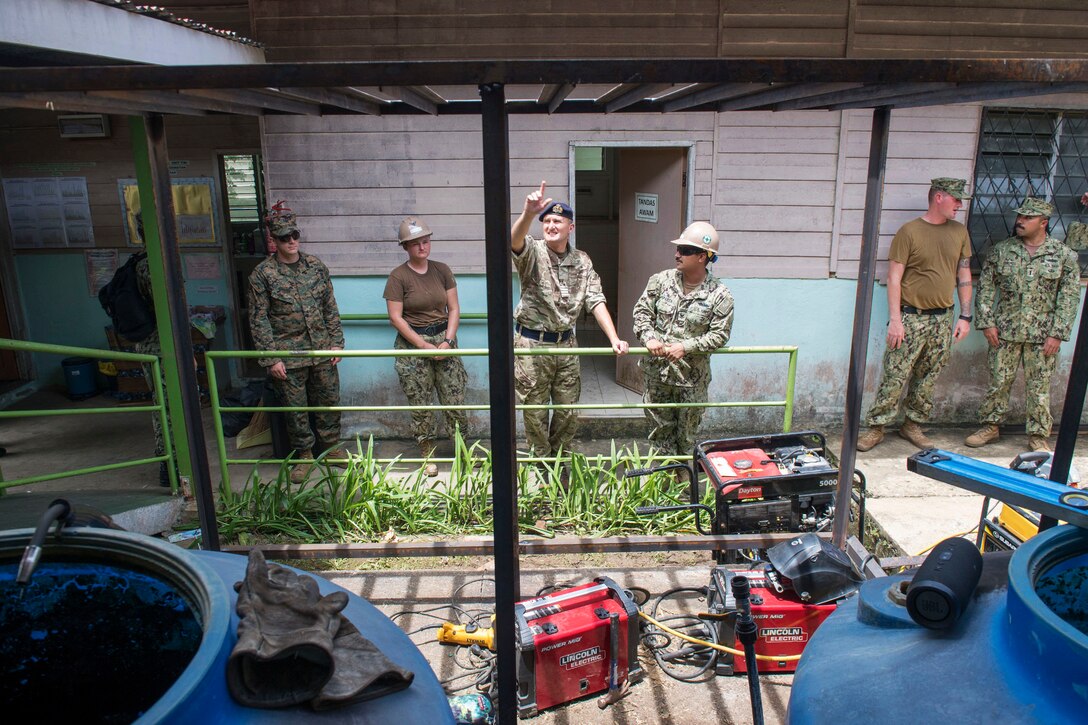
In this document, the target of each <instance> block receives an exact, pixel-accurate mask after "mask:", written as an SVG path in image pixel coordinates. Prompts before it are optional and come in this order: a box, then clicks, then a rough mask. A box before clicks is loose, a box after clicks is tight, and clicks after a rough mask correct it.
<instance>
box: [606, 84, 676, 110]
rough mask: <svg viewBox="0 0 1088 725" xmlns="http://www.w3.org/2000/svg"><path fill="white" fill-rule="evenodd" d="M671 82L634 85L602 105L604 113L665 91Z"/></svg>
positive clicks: (670, 85)
mask: <svg viewBox="0 0 1088 725" xmlns="http://www.w3.org/2000/svg"><path fill="white" fill-rule="evenodd" d="M672 86H673V84H672V83H644V84H642V85H638V86H635V87H634V88H632V89H631V90H629V91H627V92H626V93H624V94H623V95H622V96H620V97H619V98H615V99H613V100H611V101H609V102H608V103H606V104H605V106H604V112H605V113H615V112H616V111H619V110H621V109H624V108H627V107H628V106H633V105H634V104H636V103H638V102H639V101H644V100H646V99H647V98H650V97H652V96H656V95H657V94H659V93H661V92H663V91H667V90H669V89H670V88H672Z"/></svg>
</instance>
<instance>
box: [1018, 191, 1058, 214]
mask: <svg viewBox="0 0 1088 725" xmlns="http://www.w3.org/2000/svg"><path fill="white" fill-rule="evenodd" d="M1013 212H1014V213H1015V214H1018V215H1020V216H1045V217H1047V218H1048V219H1049V218H1050V217H1051V216H1052V215H1053V214H1054V205H1053V204H1051V203H1050V202H1049V201H1043V200H1042V199H1033V198H1032V197H1030V196H1029V197H1028V198H1026V199H1024V203H1023V204H1021V205H1020V206H1018V207H1016V208H1015V209H1013Z"/></svg>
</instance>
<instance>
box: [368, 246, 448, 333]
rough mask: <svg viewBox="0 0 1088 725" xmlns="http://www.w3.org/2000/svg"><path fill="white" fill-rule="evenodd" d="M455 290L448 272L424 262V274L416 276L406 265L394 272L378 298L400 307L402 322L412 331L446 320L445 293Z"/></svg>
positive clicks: (444, 266)
mask: <svg viewBox="0 0 1088 725" xmlns="http://www.w3.org/2000/svg"><path fill="white" fill-rule="evenodd" d="M456 286H457V280H456V279H455V278H454V276H453V272H451V271H450V268H449V267H448V266H446V265H444V264H442V263H441V262H435V261H434V260H430V259H429V260H427V272H426V274H419V273H418V272H416V271H415V270H413V269H412V268H411V267H409V266H408V263H407V262H405V263H404V264H402V265H400V266H399V267H397V268H396V269H394V270H393V271H392V272H391V273H390V275H389V280H388V281H387V282H386V283H385V292H384V293H383V294H382V296H383V297H385V299H387V300H392V301H394V302H400V303H402V304H403V305H404V320H405V321H406V322H407V323H408V324H409V325H411V326H412V327H426V326H427V325H431V324H434V323H435V322H442V321H443V320H445V319H447V318H448V317H449V312H448V311H447V310H446V292H447V291H448V290H451V289H453V288H454V287H456Z"/></svg>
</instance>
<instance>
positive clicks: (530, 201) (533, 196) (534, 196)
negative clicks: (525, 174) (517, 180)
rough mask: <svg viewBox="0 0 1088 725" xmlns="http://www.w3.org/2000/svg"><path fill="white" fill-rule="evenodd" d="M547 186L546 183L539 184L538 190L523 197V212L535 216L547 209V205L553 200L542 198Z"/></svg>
mask: <svg viewBox="0 0 1088 725" xmlns="http://www.w3.org/2000/svg"><path fill="white" fill-rule="evenodd" d="M547 185H548V183H547V182H546V181H541V182H540V188H539V189H537V190H536V191H533V192H530V193H529V196H527V197H525V211H526V212H528V213H529V214H531V215H533V216H536V215H538V214H540V212H542V211H544V210H545V209H547V208H548V205H549V204H551V203H552V201H553V199H552V198H551V197H550V196H549V197H547V198H544V193H545V191H544V189H545V187H546V186H547Z"/></svg>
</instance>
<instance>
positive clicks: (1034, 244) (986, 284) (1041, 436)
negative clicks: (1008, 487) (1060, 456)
mask: <svg viewBox="0 0 1088 725" xmlns="http://www.w3.org/2000/svg"><path fill="white" fill-rule="evenodd" d="M1014 211H1015V213H1016V224H1015V226H1014V227H1013V231H1014V233H1015V236H1013V237H1009V238H1008V239H1006V240H1005V241H1003V242H999V243H997V244H995V245H994V247H993V249H992V250H991V251H990V253H989V255H987V257H986V261H985V262H984V263H983V265H982V274H981V275H980V276H979V282H978V297H977V299H976V301H975V327H977V328H978V329H979V330H982V334H983V335H985V336H986V342H988V343H989V345H990V349H989V355H988V358H989V364H990V387H989V388H988V389H987V390H986V397H985V398H984V399H983V401H982V405H981V407H980V408H979V411H978V417H979V421H980V422H981V423H982V428H980V429H979V430H977V431H976V432H974V433H972V434H971V435H969V436H967V438H966V440H964V443H965V444H967V445H968V446H971V447H972V448H977V447H979V446H984V445H986V444H987V443H990V442H991V441H995V440H997V439H998V438H999V437H1000V436H1001V434H1000V430H999V428H998V424H999V423H1000V422H1001V419H1002V418H1003V417H1004V415H1005V412H1006V411H1007V410H1008V409H1009V390H1010V388H1012V383H1013V380H1014V379H1015V378H1016V371H1017V369H1018V368H1019V367H1020V366H1021V365H1023V367H1024V387H1025V391H1026V394H1027V395H1026V397H1027V399H1026V401H1025V403H1026V407H1027V433H1028V446H1029V447H1030V448H1031V450H1033V451H1049V450H1051V448H1050V443H1049V441H1048V440H1047V439H1048V438H1049V437H1050V427H1051V425H1052V424H1053V422H1054V419H1053V417H1052V416H1051V414H1050V376H1051V374H1052V373H1053V372H1054V366H1055V363H1056V361H1057V359H1058V350H1059V348H1060V347H1061V341H1062V340H1068V339H1069V335H1070V333H1071V332H1072V330H1073V320H1074V319H1075V318H1076V316H1077V302H1078V301H1079V300H1080V266H1079V265H1078V264H1077V254H1076V252H1074V251H1073V250H1072V249H1070V248H1069V247H1067V246H1065V245H1064V244H1062V243H1061V242H1059V241H1058V240H1057V239H1055V238H1054V237H1052V236H1050V235H1049V234H1048V233H1047V231H1048V227H1049V224H1050V216H1051V215H1052V214H1053V213H1054V206H1053V205H1052V204H1050V203H1049V202H1046V201H1043V200H1042V199H1032V198H1030V197H1029V198H1027V199H1025V200H1024V203H1023V204H1021V205H1020V207H1018V208H1017V209H1015V210H1014ZM999 293H1000V294H999ZM995 297H996V298H997V301H996V303H995Z"/></svg>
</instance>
